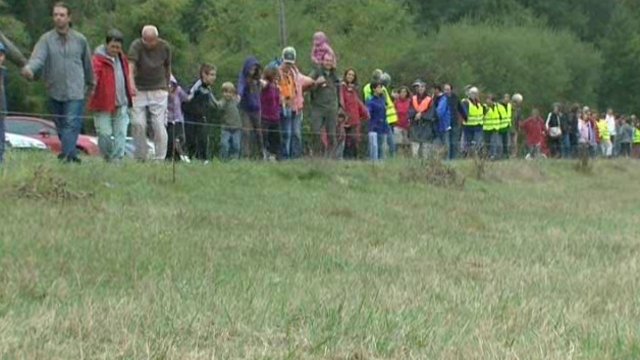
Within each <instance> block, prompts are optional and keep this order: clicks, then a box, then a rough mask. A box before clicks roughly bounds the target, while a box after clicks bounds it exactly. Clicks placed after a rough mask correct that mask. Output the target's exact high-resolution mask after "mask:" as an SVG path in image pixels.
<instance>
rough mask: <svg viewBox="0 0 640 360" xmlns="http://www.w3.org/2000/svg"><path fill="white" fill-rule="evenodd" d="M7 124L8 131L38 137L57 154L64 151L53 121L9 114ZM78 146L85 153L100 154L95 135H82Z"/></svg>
mask: <svg viewBox="0 0 640 360" xmlns="http://www.w3.org/2000/svg"><path fill="white" fill-rule="evenodd" d="M5 126H6V131H7V132H10V133H14V134H18V135H24V136H28V137H31V138H34V139H38V140H40V141H42V142H43V143H45V144H46V145H47V147H48V148H49V149H51V151H52V152H54V153H56V154H59V153H60V152H62V143H61V142H60V139H59V138H58V132H57V131H56V125H55V124H54V123H53V122H52V121H49V120H45V119H40V118H35V117H29V116H7V117H6V119H5ZM76 147H77V148H78V150H80V151H81V152H82V153H83V154H85V155H90V156H98V155H100V149H99V148H98V140H97V138H95V137H93V136H87V135H80V136H79V137H78V143H77V144H76Z"/></svg>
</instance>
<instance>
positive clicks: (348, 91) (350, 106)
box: [340, 83, 369, 126]
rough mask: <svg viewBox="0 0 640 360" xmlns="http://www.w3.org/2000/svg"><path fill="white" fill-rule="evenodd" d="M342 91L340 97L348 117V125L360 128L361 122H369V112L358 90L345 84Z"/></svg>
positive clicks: (341, 88)
mask: <svg viewBox="0 0 640 360" xmlns="http://www.w3.org/2000/svg"><path fill="white" fill-rule="evenodd" d="M340 91H341V92H342V93H341V95H340V96H341V97H342V101H343V106H344V112H345V113H346V114H347V117H348V119H347V123H348V124H349V125H350V126H360V121H362V120H369V111H368V110H367V107H366V106H364V104H363V103H362V100H360V95H358V90H357V89H355V88H354V87H349V86H347V85H346V84H344V83H343V84H342V86H341V87H340Z"/></svg>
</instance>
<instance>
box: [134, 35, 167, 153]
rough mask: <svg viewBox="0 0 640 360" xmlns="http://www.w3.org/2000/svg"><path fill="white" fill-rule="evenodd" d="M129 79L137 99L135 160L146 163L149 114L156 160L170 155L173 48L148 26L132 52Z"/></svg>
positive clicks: (135, 42)
mask: <svg viewBox="0 0 640 360" xmlns="http://www.w3.org/2000/svg"><path fill="white" fill-rule="evenodd" d="M129 62H130V65H129V67H130V69H131V70H130V72H131V73H130V78H131V80H130V81H131V84H132V85H133V89H134V90H133V91H134V94H135V97H134V98H133V113H132V119H131V134H132V136H133V138H134V141H135V147H136V149H135V158H136V159H138V160H143V161H144V160H147V152H148V148H147V113H148V114H149V115H150V119H149V121H150V123H151V127H152V129H153V142H154V144H155V160H164V158H165V157H166V154H167V129H166V128H165V125H166V120H167V104H168V97H169V84H170V79H171V47H170V46H169V43H167V42H166V41H165V40H163V39H161V38H160V37H159V36H158V28H156V27H155V26H153V25H146V26H144V27H143V28H142V37H141V38H140V39H136V40H135V41H134V42H133V43H131V47H130V48H129Z"/></svg>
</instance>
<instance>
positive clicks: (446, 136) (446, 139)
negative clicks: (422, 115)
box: [434, 130, 451, 159]
mask: <svg viewBox="0 0 640 360" xmlns="http://www.w3.org/2000/svg"><path fill="white" fill-rule="evenodd" d="M434 143H435V144H436V145H438V146H440V147H441V148H442V149H443V150H444V151H445V155H446V156H445V158H446V159H450V156H451V155H450V154H449V152H450V151H451V130H447V131H445V132H443V133H441V132H438V137H437V138H436V140H435V141H434Z"/></svg>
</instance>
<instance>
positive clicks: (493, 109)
mask: <svg viewBox="0 0 640 360" xmlns="http://www.w3.org/2000/svg"><path fill="white" fill-rule="evenodd" d="M485 106H486V107H487V112H486V113H485V114H484V119H483V121H482V130H484V131H494V130H498V129H500V111H499V110H498V106H497V105H495V104H494V105H493V106H489V105H485Z"/></svg>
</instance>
